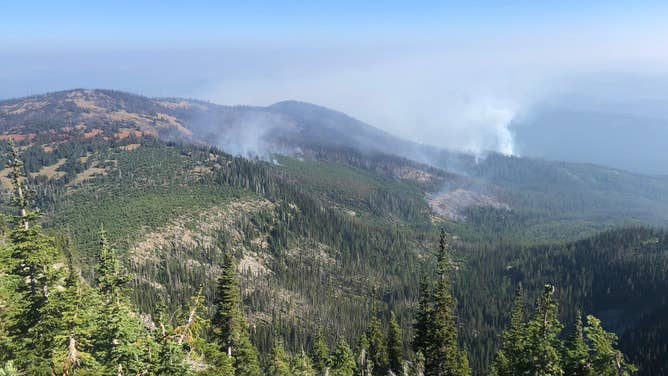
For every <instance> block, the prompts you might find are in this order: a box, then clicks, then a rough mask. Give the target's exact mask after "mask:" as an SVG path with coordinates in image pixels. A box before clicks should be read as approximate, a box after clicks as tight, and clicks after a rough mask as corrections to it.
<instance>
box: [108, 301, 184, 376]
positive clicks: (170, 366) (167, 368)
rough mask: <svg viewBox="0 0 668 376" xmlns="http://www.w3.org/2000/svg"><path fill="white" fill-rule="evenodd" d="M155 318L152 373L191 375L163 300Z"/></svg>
mask: <svg viewBox="0 0 668 376" xmlns="http://www.w3.org/2000/svg"><path fill="white" fill-rule="evenodd" d="M155 316H156V320H155V321H156V322H157V326H158V327H157V329H156V331H157V333H156V345H157V350H156V354H155V356H154V360H153V362H152V364H151V367H152V371H153V373H154V374H156V375H165V376H178V375H191V374H192V372H191V371H190V367H188V365H187V364H186V357H185V353H184V351H183V346H182V344H180V343H179V341H178V338H180V334H177V333H176V331H175V330H174V328H172V326H171V325H170V324H169V319H168V317H167V307H166V305H165V303H164V300H162V301H161V302H160V303H159V305H158V307H157V309H156V313H155ZM120 372H121V370H120V368H119V373H120Z"/></svg>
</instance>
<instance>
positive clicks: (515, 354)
mask: <svg viewBox="0 0 668 376" xmlns="http://www.w3.org/2000/svg"><path fill="white" fill-rule="evenodd" d="M526 335H527V334H526V324H525V322H524V292H523V290H522V286H519V287H518V288H517V292H516V294H515V302H514V305H513V310H512V313H511V315H510V328H508V329H507V330H506V331H505V332H504V333H503V335H502V337H501V338H502V342H501V349H500V350H499V351H498V352H497V354H496V357H495V359H494V363H493V365H492V367H493V374H494V375H498V376H517V375H521V374H523V373H524V372H525V371H526V369H527V359H528V354H527V345H526Z"/></svg>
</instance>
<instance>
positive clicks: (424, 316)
mask: <svg viewBox="0 0 668 376" xmlns="http://www.w3.org/2000/svg"><path fill="white" fill-rule="evenodd" d="M420 292H421V293H420V303H419V306H418V311H417V313H416V319H415V324H414V326H413V328H414V330H415V335H414V337H413V343H412V346H413V351H414V352H415V353H416V354H420V355H421V356H422V358H423V364H422V365H423V366H424V357H425V354H427V353H428V352H430V351H431V348H430V346H431V343H432V339H431V335H432V331H431V325H432V314H433V305H432V296H431V291H430V290H429V283H428V282H427V280H426V279H425V280H424V281H422V284H421V286H420Z"/></svg>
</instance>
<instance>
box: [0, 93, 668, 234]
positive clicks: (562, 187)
mask: <svg viewBox="0 0 668 376" xmlns="http://www.w3.org/2000/svg"><path fill="white" fill-rule="evenodd" d="M0 133H1V134H0V138H3V139H8V138H10V137H13V138H14V139H16V140H19V139H30V140H33V139H34V140H35V142H31V144H38V145H39V144H42V145H44V146H43V147H44V148H47V150H50V149H51V148H52V147H53V146H54V145H56V144H59V143H62V142H64V141H66V140H70V139H76V138H90V137H93V136H96V135H99V136H101V137H102V138H105V139H122V138H126V137H129V136H132V137H142V136H148V137H158V138H160V139H162V140H165V141H178V142H187V143H193V142H194V143H200V144H204V145H211V146H216V147H219V148H222V149H223V150H225V151H226V152H229V153H231V154H241V155H244V156H260V157H263V158H265V159H271V158H272V157H271V155H272V153H279V154H285V155H290V156H295V157H298V158H314V159H319V160H327V161H331V162H336V163H344V164H348V165H351V166H353V167H357V168H368V167H369V165H370V164H372V165H374V166H375V167H374V168H376V169H377V167H378V166H381V163H383V164H384V165H383V166H381V169H383V171H381V172H384V173H389V174H391V175H394V176H395V177H400V178H401V177H404V178H407V179H409V180H412V181H413V182H418V183H420V184H421V185H422V186H423V188H426V190H427V191H428V193H430V199H431V202H432V207H433V208H434V209H435V210H436V211H439V212H440V213H441V214H444V215H447V216H449V217H450V218H459V219H462V218H466V217H472V216H476V217H477V220H479V221H486V220H488V219H490V218H491V220H493V221H494V222H497V223H504V224H505V225H504V226H509V227H522V228H524V229H526V230H527V231H528V233H530V234H531V235H530V236H528V237H527V239H526V240H529V239H530V238H533V239H546V240H553V239H563V240H565V239H573V238H577V237H582V236H588V235H592V234H593V233H595V232H596V231H600V230H603V229H606V228H609V227H610V226H619V225H634V224H643V223H645V224H652V225H665V224H668V214H667V213H668V180H667V179H665V178H663V177H652V176H644V175H638V174H633V173H629V172H625V171H621V170H616V169H611V168H605V167H601V166H594V165H587V164H577V163H561V162H551V161H544V160H539V159H530V158H518V157H506V156H501V155H498V154H490V155H488V156H487V158H484V159H482V160H479V159H476V158H474V157H472V156H469V155H466V154H460V153H454V152H449V151H445V150H441V149H438V148H434V147H431V146H426V145H419V144H416V143H412V142H409V141H405V140H402V139H399V138H397V137H394V136H392V135H390V134H388V133H386V132H383V131H381V130H379V129H376V128H374V127H372V126H370V125H368V124H365V123H363V122H361V121H359V120H356V119H353V118H351V117H349V116H347V115H345V114H342V113H340V112H336V111H333V110H329V109H326V108H323V107H320V106H316V105H312V104H308V103H301V102H295V101H286V102H280V103H277V104H274V105H271V106H268V107H250V106H234V107H231V106H221V105H217V104H212V103H209V102H203V101H196V100H187V99H180V98H161V99H160V98H158V99H156V98H147V97H142V96H138V95H133V94H128V93H123V92H118V91H111V90H84V89H77V90H69V91H62V92H56V93H50V94H46V95H38V96H32V97H27V98H19V99H12V100H5V101H1V102H0ZM368 159H373V160H374V161H373V162H371V163H370V162H367V160H368ZM388 161H389V162H390V163H388ZM412 161H417V162H412ZM54 162H56V161H54ZM427 165H429V166H433V167H428V166H427ZM377 170H378V169H377ZM388 170H389V171H388ZM444 171H447V173H445V172H444ZM479 206H491V207H493V208H496V209H500V210H496V211H485V212H484V213H480V212H474V213H465V211H466V210H467V208H468V207H473V208H475V207H479ZM507 208H512V209H514V211H513V213H512V215H508V214H509V213H507V210H505V209H507ZM555 227H556V228H559V231H558V232H559V233H560V234H561V235H560V234H557V233H555V232H554V231H553V230H551V229H552V228H555Z"/></svg>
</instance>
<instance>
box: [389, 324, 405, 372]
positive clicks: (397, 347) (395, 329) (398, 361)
mask: <svg viewBox="0 0 668 376" xmlns="http://www.w3.org/2000/svg"><path fill="white" fill-rule="evenodd" d="M401 337H402V336H401V327H400V326H399V323H398V322H397V318H396V316H395V315H394V312H391V313H390V331H389V333H388V334H387V356H388V366H389V371H391V372H392V373H394V374H395V375H399V374H401V373H402V372H403V368H404V344H403V342H402V339H401Z"/></svg>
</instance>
